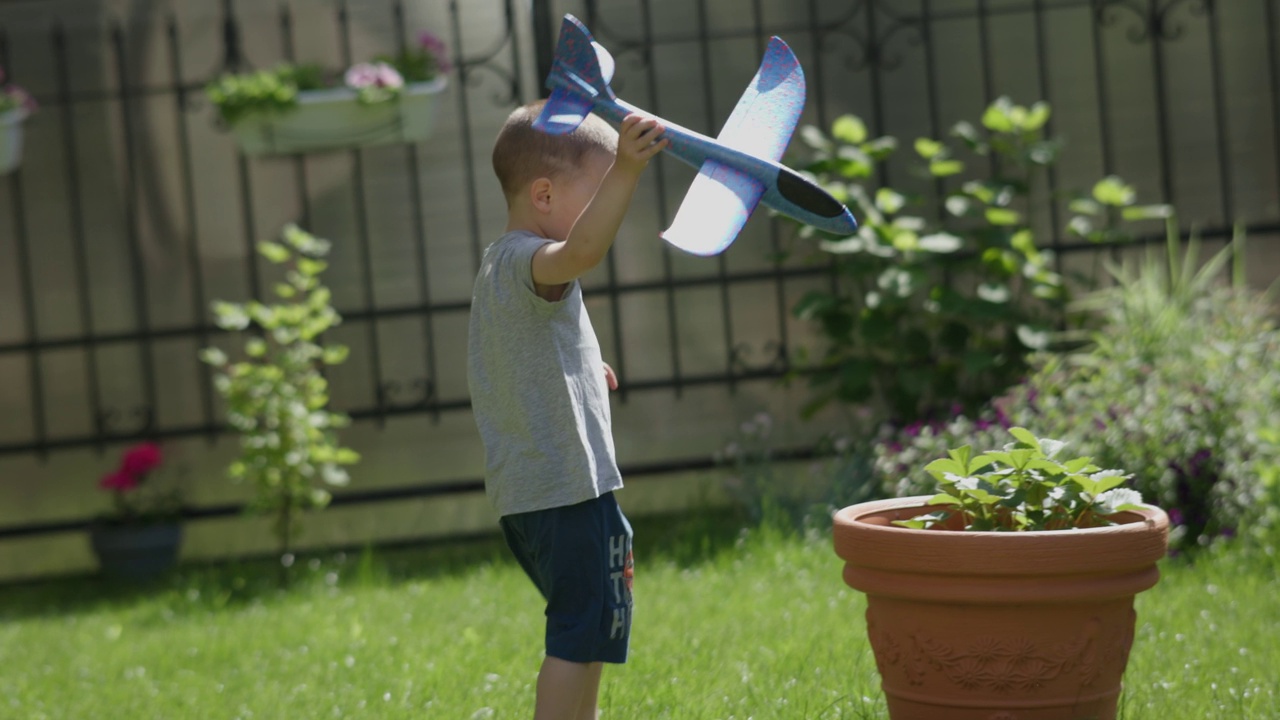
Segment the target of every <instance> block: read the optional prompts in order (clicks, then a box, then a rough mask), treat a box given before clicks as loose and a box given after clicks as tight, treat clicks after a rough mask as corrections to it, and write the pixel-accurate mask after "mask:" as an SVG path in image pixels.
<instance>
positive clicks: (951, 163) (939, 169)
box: [929, 160, 964, 177]
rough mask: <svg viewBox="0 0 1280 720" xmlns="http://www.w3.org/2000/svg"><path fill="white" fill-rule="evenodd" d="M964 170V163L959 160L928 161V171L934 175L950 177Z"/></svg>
mask: <svg viewBox="0 0 1280 720" xmlns="http://www.w3.org/2000/svg"><path fill="white" fill-rule="evenodd" d="M962 172H964V163H963V162H960V161H959V160H934V161H933V162H931V163H929V173H930V174H931V175H933V176H934V177H950V176H952V175H959V174H960V173H962Z"/></svg>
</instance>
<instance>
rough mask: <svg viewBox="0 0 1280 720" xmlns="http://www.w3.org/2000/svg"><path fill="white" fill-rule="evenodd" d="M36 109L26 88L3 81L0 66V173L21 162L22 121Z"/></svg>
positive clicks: (10, 170)
mask: <svg viewBox="0 0 1280 720" xmlns="http://www.w3.org/2000/svg"><path fill="white" fill-rule="evenodd" d="M35 110H36V101H35V99H34V98H32V97H31V94H30V93H28V92H27V91H26V90H23V89H22V88H21V87H19V86H17V85H15V84H13V83H8V84H6V83H5V74H4V68H0V175H4V174H5V173H8V172H12V171H13V170H15V169H16V168H17V167H18V165H20V164H22V123H23V122H25V121H26V119H27V117H28V116H30V115H31V113H33V112H35Z"/></svg>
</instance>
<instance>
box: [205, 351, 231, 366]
mask: <svg viewBox="0 0 1280 720" xmlns="http://www.w3.org/2000/svg"><path fill="white" fill-rule="evenodd" d="M200 359H201V360H202V361H204V362H206V363H208V364H210V365H214V366H216V367H222V366H223V365H226V364H227V354H226V353H224V352H222V351H221V350H219V349H218V348H215V347H210V348H205V349H204V350H201V351H200Z"/></svg>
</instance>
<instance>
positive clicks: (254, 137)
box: [231, 76, 448, 155]
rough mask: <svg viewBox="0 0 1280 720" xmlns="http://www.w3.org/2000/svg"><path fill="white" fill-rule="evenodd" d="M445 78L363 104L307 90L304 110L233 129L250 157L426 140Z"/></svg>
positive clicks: (339, 93)
mask: <svg viewBox="0 0 1280 720" xmlns="http://www.w3.org/2000/svg"><path fill="white" fill-rule="evenodd" d="M446 85H448V80H447V79H446V78H445V77H444V76H440V77H437V78H436V79H434V80H432V81H430V82H425V83H412V84H409V85H405V86H404V89H403V90H402V91H401V93H400V95H399V97H397V98H395V99H393V100H389V101H387V102H382V103H375V104H372V105H365V104H362V103H361V102H360V101H359V100H358V99H357V95H356V91H354V90H351V89H349V88H332V89H328V90H306V91H303V92H300V93H298V106H297V107H295V108H293V109H292V110H289V111H288V112H284V113H280V114H278V115H262V116H252V117H247V118H244V119H242V120H240V121H239V122H237V123H236V124H235V125H232V126H231V132H232V133H233V134H234V135H235V137H236V140H237V141H238V142H239V143H240V147H241V149H243V150H244V152H245V154H246V155H291V154H297V153H309V152H320V151H325V150H341V149H348V148H353V147H368V146H371V145H389V144H392V143H414V142H420V141H422V140H426V139H427V138H428V137H430V136H431V132H432V130H433V128H434V127H435V105H436V98H435V96H436V95H438V94H439V93H440V92H441V91H443V90H444V89H445V86H446Z"/></svg>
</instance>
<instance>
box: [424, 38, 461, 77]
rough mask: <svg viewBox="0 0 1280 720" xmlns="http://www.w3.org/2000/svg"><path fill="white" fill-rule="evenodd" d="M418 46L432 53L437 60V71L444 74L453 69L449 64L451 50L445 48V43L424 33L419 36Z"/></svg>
mask: <svg viewBox="0 0 1280 720" xmlns="http://www.w3.org/2000/svg"><path fill="white" fill-rule="evenodd" d="M418 44H419V45H421V46H422V49H423V50H426V51H427V52H429V53H431V55H432V56H433V57H435V59H436V69H437V70H439V71H440V72H441V73H442V74H443V73H447V72H449V71H450V70H451V69H453V65H451V64H450V63H449V49H448V48H447V47H445V44H444V41H443V40H441V39H440V38H439V37H437V36H436V35H435V34H433V33H430V32H425V31H424V32H422V33H421V34H419V35H418Z"/></svg>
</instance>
